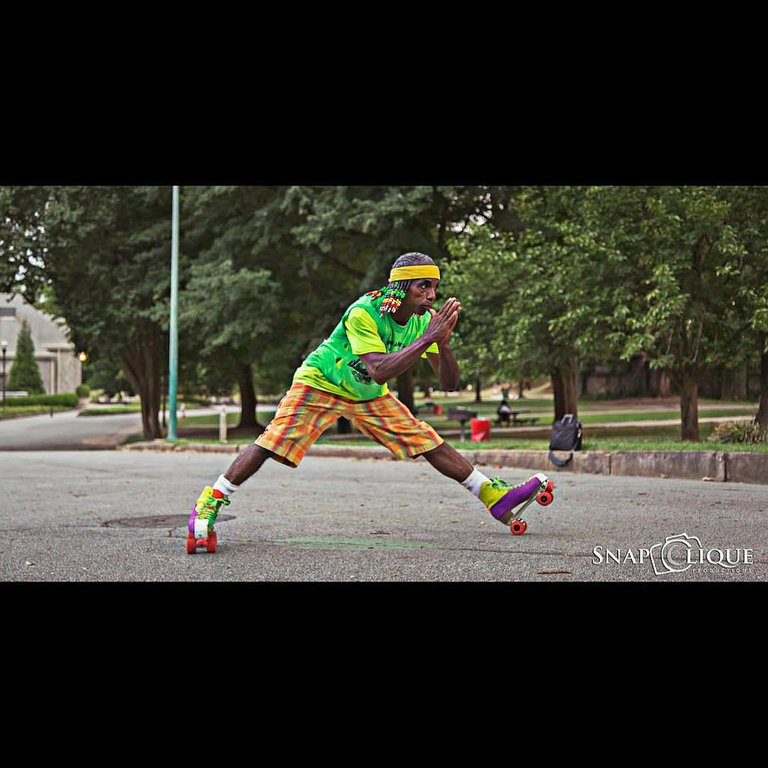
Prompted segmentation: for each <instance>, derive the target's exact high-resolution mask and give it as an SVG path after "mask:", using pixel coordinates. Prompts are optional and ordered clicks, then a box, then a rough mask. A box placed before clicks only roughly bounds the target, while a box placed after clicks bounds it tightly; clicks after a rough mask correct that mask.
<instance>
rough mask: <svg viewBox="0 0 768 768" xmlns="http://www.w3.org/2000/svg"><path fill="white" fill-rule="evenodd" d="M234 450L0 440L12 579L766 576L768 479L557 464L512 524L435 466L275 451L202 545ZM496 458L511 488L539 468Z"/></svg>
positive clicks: (491, 471)
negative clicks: (195, 512) (29, 445)
mask: <svg viewBox="0 0 768 768" xmlns="http://www.w3.org/2000/svg"><path fill="white" fill-rule="evenodd" d="M233 458H234V457H233V456H232V455H227V454H202V453H201V454H195V453H186V452H185V453H175V454H174V453H167V452H166V453H159V452H158V453H154V452H129V451H106V450H90V451H86V452H82V451H55V452H36V451H5V452H0V483H1V484H2V488H3V493H2V496H1V497H0V507H1V508H0V515H1V517H2V528H1V530H0V580H3V581H6V582H50V581H54V582H59V581H61V582H170V581H172V582H224V581H232V582H301V581H308V582H549V581H555V582H574V581H578V582H629V581H643V582H663V583H671V582H701V581H718V582H735V581H755V582H762V581H766V579H767V577H768V547H767V545H768V526H766V520H767V518H768V486H765V485H746V484H738V483H711V482H704V481H693V480H675V479H671V478H668V479H663V478H659V479H655V478H642V477H604V476H599V475H585V474H578V475H569V474H565V473H563V474H559V475H558V476H556V477H555V482H556V484H557V486H556V489H555V501H554V503H553V504H552V505H551V506H549V507H540V506H538V505H536V504H534V505H532V506H531V507H530V508H529V510H528V514H526V519H527V522H528V531H527V532H526V533H525V534H524V535H523V536H512V535H511V534H510V533H509V530H508V528H506V527H504V526H502V525H500V524H499V523H497V522H496V521H494V520H493V519H492V518H491V517H490V515H489V514H488V513H487V512H486V511H485V509H484V507H483V506H482V505H481V504H480V503H479V502H478V501H477V499H475V498H474V497H473V496H472V495H471V494H469V493H468V492H467V491H466V490H465V489H464V488H462V487H461V486H460V485H458V484H456V483H454V482H453V481H451V480H448V479H446V478H444V477H442V476H441V475H439V474H438V473H437V472H435V471H434V470H433V469H432V468H431V467H430V466H429V465H428V464H427V463H426V462H425V461H424V460H417V461H405V462H395V461H374V460H370V459H365V460H359V459H346V458H329V457H312V456H308V457H306V458H305V459H304V461H303V462H302V464H301V466H300V467H299V468H298V469H296V470H291V469H288V468H286V467H283V466H281V465H278V464H276V463H274V462H267V463H266V464H265V465H264V467H263V468H262V470H261V471H260V472H259V473H258V474H257V475H255V476H254V477H252V478H251V479H250V480H249V481H247V483H245V484H244V485H243V487H242V488H241V490H240V491H238V493H237V494H236V495H234V496H233V498H232V504H231V505H230V506H229V507H227V508H226V509H225V510H224V513H225V514H224V515H223V516H222V519H220V521H219V522H218V524H217V531H218V536H219V545H218V551H217V552H216V553H213V554H210V553H205V552H202V551H201V552H199V553H198V554H196V555H192V556H191V555H187V554H186V552H185V547H184V539H185V536H186V529H185V524H186V518H187V515H188V511H189V509H190V507H191V505H192V503H193V502H194V500H195V498H196V497H197V494H198V493H199V491H200V490H201V488H202V486H203V485H205V484H207V483H211V482H213V480H215V478H216V477H217V476H218V475H219V474H220V473H222V472H223V471H224V470H226V468H227V467H228V466H229V463H230V462H231V460H232V459H233ZM480 469H481V470H482V471H484V472H485V473H486V474H487V475H489V476H494V475H497V474H498V475H500V476H502V477H504V479H506V480H508V481H510V482H519V481H521V480H523V479H527V477H528V476H529V474H531V473H532V472H531V473H527V472H526V471H524V470H518V469H511V468H504V469H497V468H493V467H483V466H480Z"/></svg>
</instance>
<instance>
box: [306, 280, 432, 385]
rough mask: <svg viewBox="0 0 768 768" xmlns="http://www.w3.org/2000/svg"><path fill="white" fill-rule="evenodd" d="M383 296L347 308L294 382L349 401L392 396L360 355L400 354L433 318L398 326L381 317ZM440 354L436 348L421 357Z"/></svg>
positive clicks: (416, 317)
mask: <svg viewBox="0 0 768 768" xmlns="http://www.w3.org/2000/svg"><path fill="white" fill-rule="evenodd" d="M382 300H383V296H379V297H378V298H376V299H374V298H372V297H371V296H368V295H365V296H361V297H360V298H359V299H358V300H357V301H356V302H355V303H354V304H351V305H350V306H349V307H347V310H346V312H344V314H343V316H342V318H341V320H340V321H339V324H338V325H337V326H336V327H335V328H334V329H333V332H332V333H331V335H330V336H329V337H328V338H327V339H325V341H323V342H322V344H320V346H319V347H317V349H315V350H314V352H311V353H310V354H309V355H308V356H307V358H306V359H305V360H304V363H303V364H302V366H301V367H300V368H299V369H298V370H297V371H296V373H295V374H294V375H293V380H294V381H297V382H300V383H301V384H308V385H309V386H310V387H315V388H316V389H322V390H323V391H324V392H332V393H333V394H334V395H340V396H341V397H346V398H348V399H349V400H372V399H373V398H374V397H381V395H385V394H386V393H387V392H389V388H388V387H387V385H386V383H384V384H377V383H376V382H375V381H374V380H373V379H372V378H371V377H370V376H369V375H368V371H367V370H366V367H365V365H364V364H363V362H362V361H361V360H360V357H359V356H360V355H364V354H365V353H366V352H383V353H387V352H397V351H398V350H399V349H402V348H403V347H407V346H408V345H409V344H410V343H411V342H413V341H416V339H418V338H419V337H420V336H422V335H423V334H424V331H426V329H427V326H428V325H429V320H430V315H429V313H428V312H427V313H425V314H424V315H421V316H419V315H411V317H409V318H408V322H407V323H406V324H405V325H398V324H397V323H396V322H395V321H394V320H393V319H392V315H391V314H387V315H386V316H385V317H381V315H379V307H380V306H381V302H382ZM427 352H434V353H438V349H437V344H432V345H430V346H429V347H428V348H427V349H426V350H425V352H424V354H422V357H426V356H427V355H426V353H427Z"/></svg>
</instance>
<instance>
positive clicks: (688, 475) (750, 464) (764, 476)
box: [118, 439, 768, 485]
mask: <svg viewBox="0 0 768 768" xmlns="http://www.w3.org/2000/svg"><path fill="white" fill-rule="evenodd" d="M246 445H250V443H247V444H246ZM241 447H242V446H240V445H216V444H215V443H187V444H185V445H169V444H168V443H166V442H165V441H164V440H162V439H161V440H154V441H151V442H145V443H132V444H130V445H124V446H121V447H120V448H119V449H118V450H121V451H164V452H168V451H170V452H172V453H182V452H186V451H193V452H196V453H231V454H236V453H239V451H240V448H241ZM459 453H460V454H461V455H462V456H464V457H466V458H467V460H468V461H470V462H471V463H472V464H476V465H480V466H494V467H518V468H521V469H540V470H545V471H547V472H549V473H550V474H559V473H563V472H566V473H575V474H590V475H613V476H622V475H630V476H636V477H663V478H677V479H683V480H708V481H712V482H720V483H726V482H727V483H756V484H758V485H768V453H746V452H741V451H739V452H734V453H729V452H724V451H616V452H613V453H604V452H602V451H576V452H575V453H574V454H573V459H572V460H571V462H570V463H569V464H568V465H567V466H566V467H557V466H555V465H554V464H552V462H551V461H550V460H549V452H548V451H523V450H515V451H513V450H503V449H499V450H491V451H467V450H459ZM307 455H309V456H330V457H335V458H344V459H384V460H390V461H396V459H395V457H394V456H393V455H392V454H391V453H390V452H389V451H388V450H387V449H386V448H384V447H382V446H370V447H368V446H363V447H356V446H351V445H344V446H342V445H339V446H335V445H313V446H312V447H311V448H310V449H309V452H308V454H307Z"/></svg>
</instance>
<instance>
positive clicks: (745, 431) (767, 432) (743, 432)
mask: <svg viewBox="0 0 768 768" xmlns="http://www.w3.org/2000/svg"><path fill="white" fill-rule="evenodd" d="M709 441H710V442H712V443H768V429H765V428H764V427H761V426H760V425H759V424H758V423H757V422H756V421H724V422H722V423H721V424H718V425H717V426H716V427H715V429H714V430H713V431H712V434H711V435H710V436H709Z"/></svg>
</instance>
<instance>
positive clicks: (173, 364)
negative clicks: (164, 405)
mask: <svg viewBox="0 0 768 768" xmlns="http://www.w3.org/2000/svg"><path fill="white" fill-rule="evenodd" d="M172 206H173V210H172V219H171V318H170V324H169V337H170V338H169V342H170V343H169V345H168V435H167V437H166V439H167V440H175V439H176V377H177V368H178V365H179V330H178V322H179V188H178V187H173V203H172Z"/></svg>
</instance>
